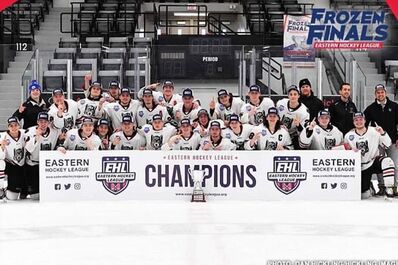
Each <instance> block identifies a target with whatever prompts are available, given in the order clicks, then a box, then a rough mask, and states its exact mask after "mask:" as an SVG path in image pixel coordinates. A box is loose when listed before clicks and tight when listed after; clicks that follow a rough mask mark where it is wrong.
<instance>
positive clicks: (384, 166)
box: [344, 112, 397, 199]
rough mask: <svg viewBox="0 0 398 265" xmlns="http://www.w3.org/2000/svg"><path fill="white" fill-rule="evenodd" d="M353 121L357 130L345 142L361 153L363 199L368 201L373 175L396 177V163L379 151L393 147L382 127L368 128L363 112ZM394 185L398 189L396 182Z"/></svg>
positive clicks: (350, 133)
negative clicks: (380, 174)
mask: <svg viewBox="0 0 398 265" xmlns="http://www.w3.org/2000/svg"><path fill="white" fill-rule="evenodd" d="M353 120H354V126H355V128H354V129H352V130H351V131H349V132H348V133H347V134H346V135H345V137H344V142H345V143H348V145H349V148H351V149H352V150H357V151H359V152H361V170H362V173H361V175H362V176H361V177H362V184H361V191H362V198H364V199H366V198H368V197H370V187H371V179H372V174H379V173H382V174H383V177H384V178H385V177H394V176H395V172H394V171H395V170H394V162H393V161H392V159H391V158H390V157H387V156H381V155H380V150H379V148H383V149H387V148H388V147H389V146H390V145H391V139H390V137H389V136H388V134H387V133H386V132H385V131H384V130H383V128H381V127H380V126H377V125H376V127H371V126H369V127H366V126H365V116H364V114H363V113H362V112H357V113H355V114H354V117H353ZM394 184H395V187H396V184H397V182H396V180H395V183H394ZM395 190H396V188H395ZM395 195H397V194H395Z"/></svg>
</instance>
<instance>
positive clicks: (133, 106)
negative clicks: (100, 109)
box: [104, 88, 140, 131]
mask: <svg viewBox="0 0 398 265" xmlns="http://www.w3.org/2000/svg"><path fill="white" fill-rule="evenodd" d="M139 105H140V102H139V101H138V100H134V99H131V95H130V89H129V88H122V90H121V93H120V99H119V101H118V102H114V103H109V104H106V105H105V106H104V111H105V113H106V114H107V116H108V117H109V119H110V121H111V123H112V128H113V129H114V130H119V131H120V130H121V127H122V117H123V116H124V115H130V116H131V117H135V114H136V112H137V108H138V106H139Z"/></svg>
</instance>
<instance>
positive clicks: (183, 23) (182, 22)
mask: <svg viewBox="0 0 398 265" xmlns="http://www.w3.org/2000/svg"><path fill="white" fill-rule="evenodd" d="M185 24H186V22H185V21H177V25H185Z"/></svg>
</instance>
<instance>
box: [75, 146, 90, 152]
mask: <svg viewBox="0 0 398 265" xmlns="http://www.w3.org/2000/svg"><path fill="white" fill-rule="evenodd" d="M75 150H76V151H84V150H88V148H87V147H86V146H83V145H76V146H75Z"/></svg>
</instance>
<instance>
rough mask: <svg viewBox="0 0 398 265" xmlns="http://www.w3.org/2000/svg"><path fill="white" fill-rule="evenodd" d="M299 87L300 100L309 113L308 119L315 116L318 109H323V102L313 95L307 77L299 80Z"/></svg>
mask: <svg viewBox="0 0 398 265" xmlns="http://www.w3.org/2000/svg"><path fill="white" fill-rule="evenodd" d="M299 88H300V102H301V103H303V104H304V105H305V106H306V107H307V108H308V111H309V113H310V121H312V120H313V119H314V118H315V117H317V115H318V113H319V111H320V110H323V109H324V106H323V102H322V101H321V100H320V99H319V98H317V97H316V96H314V92H313V91H312V88H311V83H310V80H308V79H307V78H305V79H301V80H300V82H299Z"/></svg>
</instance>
